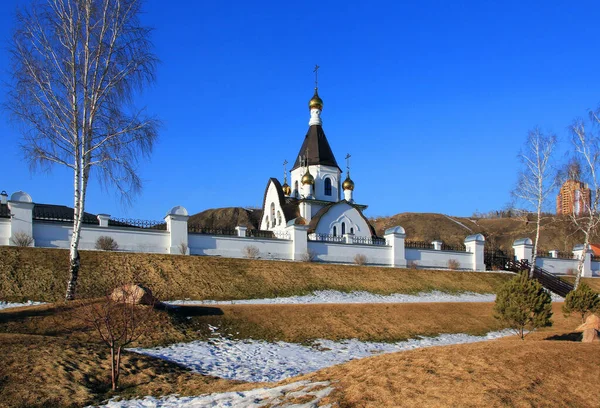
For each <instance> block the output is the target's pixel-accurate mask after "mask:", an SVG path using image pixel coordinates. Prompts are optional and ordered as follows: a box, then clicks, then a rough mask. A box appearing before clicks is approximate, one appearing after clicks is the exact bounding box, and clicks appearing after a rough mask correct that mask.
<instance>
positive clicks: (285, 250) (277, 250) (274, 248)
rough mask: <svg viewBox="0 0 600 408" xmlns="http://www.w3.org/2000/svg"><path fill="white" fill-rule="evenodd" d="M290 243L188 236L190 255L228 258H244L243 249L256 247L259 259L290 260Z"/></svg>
mask: <svg viewBox="0 0 600 408" xmlns="http://www.w3.org/2000/svg"><path fill="white" fill-rule="evenodd" d="M292 244H293V243H292V241H291V240H283V239H264V238H263V239H260V238H245V237H235V236H234V237H232V236H226V235H205V234H189V235H188V245H189V247H190V255H217V256H225V257H228V258H245V257H246V253H245V248H246V247H248V246H254V247H256V248H257V249H258V250H259V251H260V253H259V255H258V257H259V258H261V259H291V257H292Z"/></svg>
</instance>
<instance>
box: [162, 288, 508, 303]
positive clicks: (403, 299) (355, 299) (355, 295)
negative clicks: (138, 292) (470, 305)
mask: <svg viewBox="0 0 600 408" xmlns="http://www.w3.org/2000/svg"><path fill="white" fill-rule="evenodd" d="M495 300H496V295H494V294H491V293H488V294H480V293H473V292H464V293H458V294H451V293H445V292H440V291H431V292H421V293H417V294H414V295H407V294H404V293H394V294H391V295H377V294H374V293H369V292H348V293H347V292H340V291H337V290H319V291H315V292H313V293H312V294H310V295H305V296H291V297H278V298H267V299H247V300H224V301H215V300H173V301H169V302H165V303H168V304H170V305H232V304H233V305H248V304H307V303H419V302H493V301H495Z"/></svg>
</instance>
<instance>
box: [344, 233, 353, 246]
mask: <svg viewBox="0 0 600 408" xmlns="http://www.w3.org/2000/svg"><path fill="white" fill-rule="evenodd" d="M344 242H345V243H346V244H353V243H354V234H344Z"/></svg>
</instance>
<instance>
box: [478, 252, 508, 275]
mask: <svg viewBox="0 0 600 408" xmlns="http://www.w3.org/2000/svg"><path fill="white" fill-rule="evenodd" d="M514 258H515V257H514V255H513V254H512V253H510V252H506V251H502V250H500V249H496V250H491V251H484V253H483V262H484V263H485V269H486V270H488V271H497V270H506V268H507V265H508V264H509V263H510V262H513V261H514Z"/></svg>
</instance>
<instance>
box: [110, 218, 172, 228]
mask: <svg viewBox="0 0 600 408" xmlns="http://www.w3.org/2000/svg"><path fill="white" fill-rule="evenodd" d="M108 226H109V227H124V228H139V229H153V230H162V231H166V229H167V224H166V223H165V222H164V221H151V220H138V219H135V218H111V219H109V220H108Z"/></svg>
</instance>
